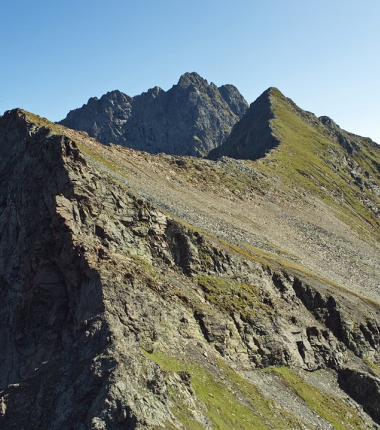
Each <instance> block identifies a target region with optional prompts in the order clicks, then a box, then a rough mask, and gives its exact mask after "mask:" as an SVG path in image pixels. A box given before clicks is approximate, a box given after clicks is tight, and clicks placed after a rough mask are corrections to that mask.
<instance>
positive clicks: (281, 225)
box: [0, 110, 380, 429]
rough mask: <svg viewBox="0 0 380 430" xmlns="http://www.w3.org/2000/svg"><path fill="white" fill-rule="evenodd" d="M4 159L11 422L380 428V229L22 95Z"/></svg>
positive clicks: (255, 174) (251, 171) (5, 376)
mask: <svg viewBox="0 0 380 430" xmlns="http://www.w3.org/2000/svg"><path fill="white" fill-rule="evenodd" d="M0 160H1V164H0V179H1V188H0V283H1V290H0V291H1V307H0V310H1V316H2V318H1V320H0V347H1V348H0V350H1V351H2V356H1V363H0V366H1V372H0V375H1V385H0V399H1V401H0V426H1V428H5V429H12V428H25V429H28V428H30V429H32V428H33V429H34V428H48V429H61V428H73V429H87V428H91V429H101V428H107V429H122V428H136V429H148V428H157V429H158V428H207V429H208V428H213V427H214V428H215V427H218V428H226V429H231V428H247V429H249V428H252V429H257V428H269V429H281V428H283V429H288V428H309V429H312V428H323V429H328V428H331V427H333V428H336V429H358V428H378V426H377V424H376V422H377V423H379V422H380V416H379V410H380V408H379V402H380V385H379V384H380V381H379V377H378V376H379V373H378V372H379V370H378V369H379V368H378V366H379V365H380V357H379V343H380V340H379V339H380V327H379V325H378V321H379V317H380V307H379V304H378V302H379V301H380V300H379V291H378V290H377V289H376V288H371V286H372V287H373V286H374V282H376V279H377V280H378V279H379V271H380V268H379V265H378V258H377V256H378V250H379V241H378V239H377V237H376V236H374V237H373V240H372V242H368V241H366V240H363V239H362V238H361V237H359V236H358V235H356V234H355V230H353V229H352V227H350V226H349V225H348V224H347V223H344V222H342V221H341V220H340V219H339V218H338V217H336V214H335V213H334V212H333V211H331V208H330V206H329V205H327V204H326V203H324V201H323V200H321V199H320V198H319V195H313V194H310V196H303V197H302V196H299V197H298V199H296V200H295V199H293V196H290V197H289V199H287V198H286V197H284V196H283V195H281V194H276V193H275V191H274V190H273V189H271V188H270V187H269V185H268V183H266V182H265V178H264V176H263V175H264V173H263V172H262V171H260V169H261V167H260V165H258V164H257V163H256V164H255V163H253V164H252V162H248V161H247V162H243V161H235V160H231V159H223V160H221V161H219V162H212V161H209V160H202V159H196V158H190V157H174V156H168V155H163V154H160V155H157V156H154V155H150V154H147V153H140V152H137V151H134V150H131V149H129V148H123V147H119V146H114V145H111V146H103V145H101V144H99V143H98V142H96V141H95V140H94V139H92V138H89V137H88V135H87V134H86V133H84V132H75V131H73V130H69V129H66V128H65V127H63V126H60V125H54V124H51V123H49V122H48V121H47V120H44V119H41V118H39V117H37V116H35V115H32V114H30V113H27V112H25V111H21V110H15V111H11V112H7V113H6V114H5V115H4V116H3V117H2V118H0ZM264 166H265V164H264ZM302 199H303V200H302ZM274 226H276V228H275V227H274ZM322 226H324V229H322ZM364 226H365V227H363V228H367V231H368V232H370V231H371V224H370V223H367V224H364ZM305 235H306V236H308V235H310V238H309V239H307V240H306V241H304V243H303V238H304V237H305ZM326 236H328V237H329V242H328V243H323V242H324V241H325V238H326ZM310 240H313V241H314V242H310ZM322 244H323V247H322ZM337 244H339V246H340V252H341V259H340V261H337V262H336V264H335V265H334V269H335V270H330V267H329V264H328V260H329V258H327V260H326V259H325V258H326V255H325V254H328V251H329V247H330V250H331V247H334V246H336V245H337ZM311 245H313V247H312V249H310V250H308V247H309V246H311ZM316 245H318V246H321V248H320V249H319V248H318V246H316ZM354 251H355V254H354ZM327 257H328V255H327ZM356 260H357V261H356ZM372 262H374V264H373V266H371V267H372V269H371V270H368V267H369V266H368V264H372ZM352 269H354V270H355V271H356V275H355V276H358V277H362V282H358V283H357V282H356V279H357V278H355V276H353V275H352V273H351V271H352ZM330 274H332V275H334V276H335V278H331V277H330ZM364 274H365V275H366V276H367V278H365V277H364ZM328 278H330V280H329V279H328ZM331 279H332V280H331ZM333 281H335V282H333ZM337 281H339V283H337ZM371 299H372V300H371ZM315 371H317V372H315ZM368 390H370V392H371V395H370V396H368ZM362 407H364V410H365V411H366V412H364V411H363V409H362Z"/></svg>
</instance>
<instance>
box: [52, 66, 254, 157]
mask: <svg viewBox="0 0 380 430" xmlns="http://www.w3.org/2000/svg"><path fill="white" fill-rule="evenodd" d="M247 106H248V105H247V102H246V101H245V100H244V98H243V97H242V95H241V94H240V93H239V91H238V90H237V89H236V88H235V87H234V86H233V85H223V86H221V87H219V88H218V87H217V86H216V85H215V84H213V83H210V84H209V83H208V82H207V81H206V80H205V79H203V78H201V77H200V76H199V75H198V74H197V73H185V74H184V75H182V76H181V78H180V79H179V82H178V84H177V85H174V86H173V87H172V88H171V89H170V90H169V91H164V90H162V89H161V88H159V87H155V88H153V89H150V90H149V91H147V92H146V93H143V94H141V95H139V96H135V97H129V96H127V95H125V94H123V93H121V92H120V91H112V92H109V93H107V94H105V95H104V96H102V97H101V98H100V99H97V98H91V99H90V100H89V101H88V103H87V104H86V105H83V106H82V107H81V108H79V109H75V110H73V111H70V112H69V114H68V115H67V117H66V118H65V119H64V120H62V121H61V122H60V123H61V124H63V125H65V126H67V127H70V128H72V129H75V130H83V131H86V132H87V133H88V134H89V135H90V136H93V137H95V138H96V139H97V140H99V141H100V142H102V143H104V144H108V143H110V142H113V143H116V144H119V145H123V146H128V147H130V148H133V149H139V150H142V151H147V152H150V153H152V154H157V153H159V152H165V153H167V154H178V155H194V156H197V157H200V156H205V155H207V154H208V153H209V152H210V150H211V149H213V148H215V147H217V146H219V145H220V144H221V143H222V142H223V141H224V140H225V139H226V137H227V136H228V135H229V133H230V131H231V128H232V126H233V125H234V124H235V123H236V122H237V121H238V120H239V119H240V118H241V117H242V116H243V114H244V112H245V110H246V109H247Z"/></svg>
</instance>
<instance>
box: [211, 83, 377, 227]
mask: <svg viewBox="0 0 380 430" xmlns="http://www.w3.org/2000/svg"><path fill="white" fill-rule="evenodd" d="M263 103H264V104H263ZM262 112H266V114H265V117H264V118H263V117H262V116H261V115H262ZM258 127H261V129H260V130H258ZM263 145H264V146H263ZM264 151H266V152H267V153H268V154H267V155H266V156H265V158H263V159H262V160H259V161H258V162H257V163H256V165H255V168H256V169H257V170H258V171H260V172H261V173H262V174H264V175H267V176H269V177H271V178H272V183H271V185H270V186H272V187H275V188H276V189H277V191H278V192H279V193H280V192H282V193H286V194H287V195H290V194H300V193H307V194H311V195H318V196H319V197H320V198H321V199H323V200H324V201H325V202H326V203H327V204H328V205H331V206H332V207H333V208H334V210H335V211H336V212H338V213H339V216H340V217H341V218H342V219H343V220H344V221H345V222H348V223H350V224H351V225H352V226H354V224H355V228H356V229H357V230H358V231H359V232H360V233H363V232H364V230H365V229H366V227H365V226H364V224H368V223H370V224H371V226H372V230H373V231H371V234H374V235H378V234H379V233H378V229H379V225H380V224H379V215H380V168H379V167H380V166H379V164H378V160H379V157H380V147H379V146H378V145H376V144H375V143H374V142H372V141H371V139H368V138H362V137H360V136H356V135H353V134H351V133H348V132H346V131H344V130H341V129H340V128H339V126H337V125H336V124H335V123H334V122H333V121H332V120H331V119H330V118H328V117H321V118H317V117H316V116H315V115H313V114H312V113H310V112H306V111H303V110H302V109H300V108H299V107H298V106H296V105H295V104H294V103H293V102H292V101H291V100H290V99H287V98H285V97H284V96H283V95H282V94H281V93H280V92H279V91H278V90H277V89H275V88H271V89H269V90H267V91H266V92H265V93H264V94H263V95H262V96H261V97H260V98H259V99H257V101H256V102H254V103H253V104H252V105H251V106H250V108H249V109H248V111H247V113H246V114H245V116H244V117H243V118H242V120H241V121H240V122H239V123H238V124H236V126H235V127H234V129H233V131H232V132H231V135H230V136H229V138H228V139H227V141H226V142H225V143H224V144H223V145H222V146H220V147H219V148H216V149H215V150H213V151H212V152H211V153H210V154H209V158H212V159H216V158H218V157H221V156H225V155H227V156H230V157H234V158H242V159H251V160H256V159H258V158H261V157H262V156H263V155H264V154H263V152H264Z"/></svg>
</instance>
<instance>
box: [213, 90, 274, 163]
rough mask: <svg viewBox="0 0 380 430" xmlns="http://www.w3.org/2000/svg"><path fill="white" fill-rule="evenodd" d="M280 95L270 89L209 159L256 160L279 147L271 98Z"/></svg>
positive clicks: (256, 101) (253, 105) (249, 109)
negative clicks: (272, 122)
mask: <svg viewBox="0 0 380 430" xmlns="http://www.w3.org/2000/svg"><path fill="white" fill-rule="evenodd" d="M277 93H279V94H280V95H281V96H282V94H281V93H280V92H279V91H278V90H277V89H276V88H268V89H267V90H266V91H264V92H263V93H262V94H261V96H260V97H258V98H257V99H256V100H255V101H254V102H253V103H252V104H251V105H250V107H249V108H248V109H247V111H246V113H245V114H244V116H243V117H242V119H241V120H240V121H239V122H238V123H237V124H235V126H234V127H233V129H232V132H231V134H230V135H229V136H228V138H227V140H226V141H225V143H224V144H222V145H221V146H219V147H218V148H215V149H214V150H213V151H211V152H210V154H209V156H208V158H210V159H212V160H216V159H217V158H219V157H222V156H227V157H231V158H241V159H250V160H256V159H258V158H262V157H264V156H265V154H266V153H267V152H268V151H270V150H271V149H273V148H275V147H276V146H278V144H279V143H280V142H279V140H278V139H277V138H276V137H275V135H274V133H273V130H272V127H271V124H270V121H271V120H272V119H273V118H274V112H273V108H272V103H271V96H272V95H274V94H277Z"/></svg>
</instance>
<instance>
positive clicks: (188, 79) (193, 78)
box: [178, 72, 209, 87]
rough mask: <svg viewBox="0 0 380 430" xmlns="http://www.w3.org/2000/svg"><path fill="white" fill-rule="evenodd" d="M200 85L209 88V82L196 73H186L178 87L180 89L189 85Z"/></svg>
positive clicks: (180, 79)
mask: <svg viewBox="0 0 380 430" xmlns="http://www.w3.org/2000/svg"><path fill="white" fill-rule="evenodd" d="M191 84H193V85H196V86H197V85H200V86H208V85H209V84H208V82H207V81H206V79H203V78H202V77H201V76H200V75H198V73H196V72H191V73H189V72H187V73H184V74H183V75H182V76H181V77H180V78H179V81H178V86H180V87H188V86H189V85H191Z"/></svg>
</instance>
